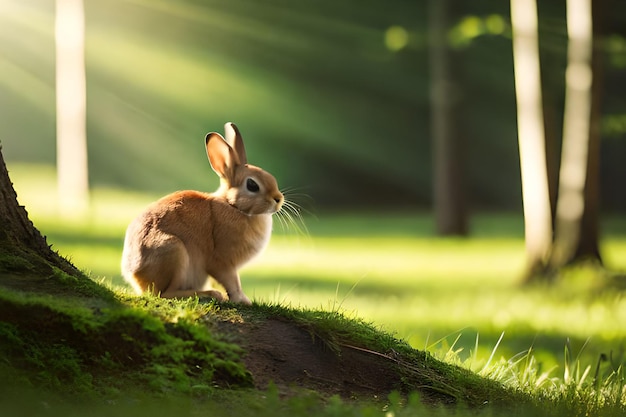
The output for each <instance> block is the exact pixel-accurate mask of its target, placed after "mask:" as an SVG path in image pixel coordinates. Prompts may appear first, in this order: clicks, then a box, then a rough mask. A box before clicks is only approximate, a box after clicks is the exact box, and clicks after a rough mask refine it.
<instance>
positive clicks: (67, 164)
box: [55, 0, 89, 216]
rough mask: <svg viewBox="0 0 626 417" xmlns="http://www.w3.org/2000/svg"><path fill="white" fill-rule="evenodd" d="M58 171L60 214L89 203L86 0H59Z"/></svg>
mask: <svg viewBox="0 0 626 417" xmlns="http://www.w3.org/2000/svg"><path fill="white" fill-rule="evenodd" d="M55 24H56V96H57V175H58V187H59V202H60V210H61V214H64V215H68V216H73V215H75V214H82V213H84V212H85V211H86V209H87V206H88V203H89V181H88V169H87V139H86V128H85V123H86V121H85V120H86V81H85V57H84V49H85V46H84V43H85V42H84V37H85V34H84V32H85V27H84V26H85V23H84V8H83V0H56V23H55Z"/></svg>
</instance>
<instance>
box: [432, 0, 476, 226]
mask: <svg viewBox="0 0 626 417" xmlns="http://www.w3.org/2000/svg"><path fill="white" fill-rule="evenodd" d="M453 3H454V0H430V3H429V7H430V19H429V26H430V29H429V36H430V60H429V61H430V111H431V137H432V146H433V161H434V173H433V192H434V196H433V202H434V211H435V221H436V227H437V233H439V234H440V235H466V234H467V206H466V201H465V187H464V184H463V158H462V154H463V152H462V143H461V135H460V129H459V121H460V120H459V117H458V115H459V114H461V106H460V96H461V94H460V92H459V86H458V84H457V81H456V77H455V73H454V72H455V71H454V63H453V57H452V54H453V52H452V50H451V48H450V46H449V42H448V31H449V28H450V12H451V10H453V7H452V6H454V4H453Z"/></svg>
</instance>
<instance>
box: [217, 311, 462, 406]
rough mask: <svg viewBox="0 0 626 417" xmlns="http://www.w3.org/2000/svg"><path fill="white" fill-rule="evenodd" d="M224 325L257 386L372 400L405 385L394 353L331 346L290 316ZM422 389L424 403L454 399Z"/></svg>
mask: <svg viewBox="0 0 626 417" xmlns="http://www.w3.org/2000/svg"><path fill="white" fill-rule="evenodd" d="M220 327H222V330H224V331H226V332H228V333H229V334H231V335H234V337H235V338H236V340H235V341H236V342H237V343H238V344H240V346H242V347H243V348H244V349H245V350H246V352H247V353H246V355H245V356H244V358H243V360H244V363H245V365H246V367H247V368H248V370H249V371H250V372H251V373H252V376H253V381H254V385H255V388H257V389H261V390H265V389H267V388H268V386H269V385H270V384H273V385H275V386H277V387H278V389H279V390H280V391H282V393H284V394H289V393H290V392H292V391H294V390H303V389H304V390H313V391H316V392H318V393H323V394H324V395H329V396H330V395H338V396H340V397H342V398H344V399H359V400H374V401H376V400H379V399H384V398H386V397H387V395H388V394H389V393H391V392H392V391H402V390H403V387H404V384H403V381H402V378H403V370H402V369H401V366H400V364H399V362H398V361H396V360H395V359H394V358H393V357H391V356H388V355H385V354H381V353H378V352H374V351H370V350H367V349H363V348H359V347H356V346H341V347H340V348H339V351H338V352H337V351H333V350H331V349H330V348H329V347H328V346H327V345H325V344H324V343H323V342H322V341H321V340H319V339H316V338H314V337H313V336H312V335H311V334H310V333H309V332H308V331H306V330H305V329H303V328H301V327H299V326H298V325H297V324H296V323H293V322H291V321H286V320H279V319H267V320H263V321H258V322H253V323H223V324H222V325H221V326H220ZM421 394H422V400H423V401H424V400H425V401H426V402H435V403H450V402H453V399H452V398H450V397H448V396H446V395H442V394H441V393H434V392H430V391H429V390H428V389H424V390H423V392H421Z"/></svg>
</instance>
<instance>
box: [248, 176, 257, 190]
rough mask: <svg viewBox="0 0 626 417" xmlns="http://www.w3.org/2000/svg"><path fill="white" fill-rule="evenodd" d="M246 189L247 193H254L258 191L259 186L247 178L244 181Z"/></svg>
mask: <svg viewBox="0 0 626 417" xmlns="http://www.w3.org/2000/svg"><path fill="white" fill-rule="evenodd" d="M246 188H247V189H248V191H250V192H253V193H256V192H258V191H259V184H257V183H256V181H255V180H253V179H252V178H248V179H247V181H246Z"/></svg>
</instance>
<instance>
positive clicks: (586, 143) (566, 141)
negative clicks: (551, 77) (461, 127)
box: [550, 0, 600, 270]
mask: <svg viewBox="0 0 626 417" xmlns="http://www.w3.org/2000/svg"><path fill="white" fill-rule="evenodd" d="M591 3H592V2H591V0H568V1H567V31H568V37H569V44H568V65H567V71H566V91H565V116H564V121H563V153H562V157H561V173H560V176H559V181H560V183H559V198H558V201H557V212H556V223H555V239H554V245H553V250H552V254H551V259H550V266H551V268H552V269H553V270H557V269H559V268H561V267H563V266H565V265H567V264H569V263H571V262H573V261H575V260H578V259H580V257H593V258H595V259H597V260H600V254H599V250H598V224H597V223H598V220H597V219H598V197H599V196H598V168H599V167H598V165H599V126H598V124H599V120H598V119H599V109H598V107H599V102H598V101H599V96H598V93H599V82H598V80H595V81H594V72H593V70H594V69H595V68H593V67H592V55H593V54H592V52H593V31H592V27H593V25H592V4H591ZM596 57H597V54H596ZM593 90H595V91H593ZM592 91H593V92H592ZM594 93H595V97H593V96H594ZM594 99H595V100H594ZM594 101H595V103H593V104H592V102H594ZM594 104H595V108H593V105H594Z"/></svg>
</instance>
